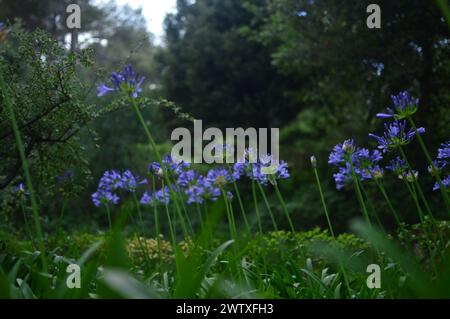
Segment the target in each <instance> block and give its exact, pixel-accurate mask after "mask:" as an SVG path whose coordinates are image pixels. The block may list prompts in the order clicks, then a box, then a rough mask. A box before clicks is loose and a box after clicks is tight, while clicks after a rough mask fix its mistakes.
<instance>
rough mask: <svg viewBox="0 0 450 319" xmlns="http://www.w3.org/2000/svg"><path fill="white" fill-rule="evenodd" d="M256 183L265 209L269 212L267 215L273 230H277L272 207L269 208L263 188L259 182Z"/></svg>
mask: <svg viewBox="0 0 450 319" xmlns="http://www.w3.org/2000/svg"><path fill="white" fill-rule="evenodd" d="M257 185H258V188H259V191H260V193H261V195H262V197H263V201H264V204H265V205H266V208H267V211H268V212H269V216H270V219H271V221H272V225H273V228H274V229H275V230H278V225H277V222H276V221H275V216H274V215H273V212H272V209H271V208H270V204H269V201H268V200H267V196H266V193H265V192H264V189H263V187H262V186H261V184H260V183H257Z"/></svg>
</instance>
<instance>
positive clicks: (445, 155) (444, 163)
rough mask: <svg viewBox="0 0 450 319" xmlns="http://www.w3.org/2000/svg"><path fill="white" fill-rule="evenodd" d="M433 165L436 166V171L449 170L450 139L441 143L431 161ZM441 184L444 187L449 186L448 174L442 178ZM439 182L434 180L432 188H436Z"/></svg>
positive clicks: (449, 175) (449, 176) (449, 177)
mask: <svg viewBox="0 0 450 319" xmlns="http://www.w3.org/2000/svg"><path fill="white" fill-rule="evenodd" d="M433 165H434V166H435V167H436V168H437V170H438V172H439V173H441V172H443V171H445V170H447V172H448V170H449V167H450V141H447V142H444V143H442V144H441V147H440V148H439V149H438V155H437V159H436V160H435V161H434V162H433ZM442 184H443V185H444V186H445V188H450V174H449V173H447V175H446V176H445V177H444V178H443V179H442ZM438 189H439V184H438V183H437V182H436V183H435V184H434V188H433V190H438Z"/></svg>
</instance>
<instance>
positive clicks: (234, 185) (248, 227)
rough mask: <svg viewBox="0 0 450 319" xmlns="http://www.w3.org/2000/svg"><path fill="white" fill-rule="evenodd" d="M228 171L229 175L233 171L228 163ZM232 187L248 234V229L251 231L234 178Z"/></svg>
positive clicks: (231, 174)
mask: <svg viewBox="0 0 450 319" xmlns="http://www.w3.org/2000/svg"><path fill="white" fill-rule="evenodd" d="M228 172H229V174H230V176H233V172H232V171H231V168H230V166H229V165H228ZM233 188H234V192H235V193H236V197H237V200H238V203H239V208H240V209H241V213H242V218H243V220H244V224H245V228H246V230H247V233H249V234H250V231H251V228H250V224H249V223H248V219H247V214H246V212H245V209H244V204H243V203H242V199H241V194H240V192H239V188H238V186H237V183H236V181H235V180H234V178H233Z"/></svg>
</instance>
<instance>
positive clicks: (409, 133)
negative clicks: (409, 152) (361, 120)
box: [369, 120, 425, 153]
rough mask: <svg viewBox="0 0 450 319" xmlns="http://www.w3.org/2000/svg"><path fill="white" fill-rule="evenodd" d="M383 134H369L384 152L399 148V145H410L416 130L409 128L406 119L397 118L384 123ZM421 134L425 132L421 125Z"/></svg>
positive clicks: (419, 130)
mask: <svg viewBox="0 0 450 319" xmlns="http://www.w3.org/2000/svg"><path fill="white" fill-rule="evenodd" d="M384 128H385V131H384V134H383V136H378V135H375V134H372V133H370V134H369V136H370V137H372V138H374V139H375V140H376V141H377V142H378V148H379V149H380V150H382V151H383V153H385V152H388V151H391V150H394V149H397V148H398V147H401V146H405V145H408V144H409V143H411V141H412V140H413V139H414V136H415V131H414V130H413V129H412V128H411V129H409V130H408V129H407V127H406V121H398V120H395V121H393V122H392V123H385V124H384ZM417 132H418V133H419V134H424V133H425V128H423V127H419V128H418V129H417Z"/></svg>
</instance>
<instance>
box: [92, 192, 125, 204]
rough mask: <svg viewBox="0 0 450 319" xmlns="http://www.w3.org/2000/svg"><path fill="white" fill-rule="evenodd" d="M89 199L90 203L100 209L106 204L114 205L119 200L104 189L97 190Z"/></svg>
mask: <svg viewBox="0 0 450 319" xmlns="http://www.w3.org/2000/svg"><path fill="white" fill-rule="evenodd" d="M91 198H92V202H93V203H94V205H95V206H97V207H100V206H101V205H102V204H103V205H106V204H108V203H111V204H114V205H116V204H117V203H119V200H120V198H119V196H117V195H116V194H114V193H113V192H111V191H108V190H105V189H98V190H97V191H96V192H95V193H93V194H92V195H91Z"/></svg>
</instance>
